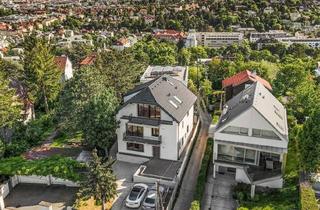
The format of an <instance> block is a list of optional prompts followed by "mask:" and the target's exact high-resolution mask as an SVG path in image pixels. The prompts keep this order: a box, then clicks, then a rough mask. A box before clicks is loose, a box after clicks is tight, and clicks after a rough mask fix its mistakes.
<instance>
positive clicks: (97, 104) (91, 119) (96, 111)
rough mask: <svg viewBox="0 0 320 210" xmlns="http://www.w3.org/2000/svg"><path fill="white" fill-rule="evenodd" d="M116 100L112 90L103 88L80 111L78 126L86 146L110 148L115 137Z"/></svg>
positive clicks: (116, 125)
mask: <svg viewBox="0 0 320 210" xmlns="http://www.w3.org/2000/svg"><path fill="white" fill-rule="evenodd" d="M117 108H118V100H117V98H116V97H115V94H114V91H112V90H111V89H104V90H102V91H101V92H98V93H97V94H95V95H94V96H93V97H92V98H91V100H90V101H89V102H88V103H87V104H86V105H85V106H84V109H83V112H81V113H80V114H81V116H80V119H81V122H86V123H80V124H79V126H80V128H81V129H82V131H83V135H84V140H85V143H86V145H87V146H89V147H91V148H94V147H97V146H98V147H100V148H110V147H111V146H112V144H113V143H114V141H115V138H116V129H117V127H118V122H117V120H116V112H117Z"/></svg>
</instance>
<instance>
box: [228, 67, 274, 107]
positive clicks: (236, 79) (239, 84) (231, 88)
mask: <svg viewBox="0 0 320 210" xmlns="http://www.w3.org/2000/svg"><path fill="white" fill-rule="evenodd" d="M256 81H259V82H261V84H263V85H264V86H265V87H266V88H267V89H269V90H270V91H272V87H271V85H270V83H269V82H268V81H266V80H265V79H263V78H261V77H259V76H258V75H257V74H256V73H255V72H251V71H249V70H245V71H242V72H239V73H238V74H235V75H233V76H232V77H229V78H226V79H224V80H222V89H223V90H224V91H225V99H226V100H225V101H229V100H230V99H231V98H233V97H234V96H236V95H237V94H239V93H240V92H241V91H243V90H244V89H245V88H247V87H248V86H250V85H251V84H252V83H254V82H256Z"/></svg>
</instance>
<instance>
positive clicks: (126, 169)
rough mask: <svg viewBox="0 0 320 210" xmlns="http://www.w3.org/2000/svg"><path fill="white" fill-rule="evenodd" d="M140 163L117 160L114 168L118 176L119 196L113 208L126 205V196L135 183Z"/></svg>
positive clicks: (118, 208)
mask: <svg viewBox="0 0 320 210" xmlns="http://www.w3.org/2000/svg"><path fill="white" fill-rule="evenodd" d="M139 166H140V165H139V164H134V163H127V162H122V161H118V160H117V161H116V162H115V163H114V164H113V166H112V168H113V171H114V173H115V175H116V177H117V185H118V188H117V191H118V197H117V198H116V199H115V202H114V203H113V205H112V210H123V209H127V208H126V207H125V198H126V196H127V195H128V193H129V191H130V189H131V187H132V185H133V174H134V173H135V172H136V171H137V170H138V168H139Z"/></svg>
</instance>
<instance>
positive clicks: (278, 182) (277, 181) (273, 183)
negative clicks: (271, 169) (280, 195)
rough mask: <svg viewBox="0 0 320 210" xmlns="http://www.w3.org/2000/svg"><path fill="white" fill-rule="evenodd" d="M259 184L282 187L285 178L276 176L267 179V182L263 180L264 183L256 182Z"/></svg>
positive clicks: (261, 185)
mask: <svg viewBox="0 0 320 210" xmlns="http://www.w3.org/2000/svg"><path fill="white" fill-rule="evenodd" d="M256 185H257V186H260V187H269V188H277V189H280V188H282V187H283V178H281V177H278V178H275V179H272V178H271V179H270V181H266V182H263V183H258V184H256Z"/></svg>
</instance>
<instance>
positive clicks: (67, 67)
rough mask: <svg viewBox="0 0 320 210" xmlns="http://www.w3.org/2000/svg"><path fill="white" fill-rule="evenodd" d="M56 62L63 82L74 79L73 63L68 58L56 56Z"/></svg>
mask: <svg viewBox="0 0 320 210" xmlns="http://www.w3.org/2000/svg"><path fill="white" fill-rule="evenodd" d="M54 62H55V64H56V65H57V67H58V68H59V69H60V71H61V72H62V75H61V81H67V80H69V79H71V78H72V77H73V69H72V63H71V61H70V59H69V58H68V57H67V56H65V55H62V56H56V57H55V58H54Z"/></svg>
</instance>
